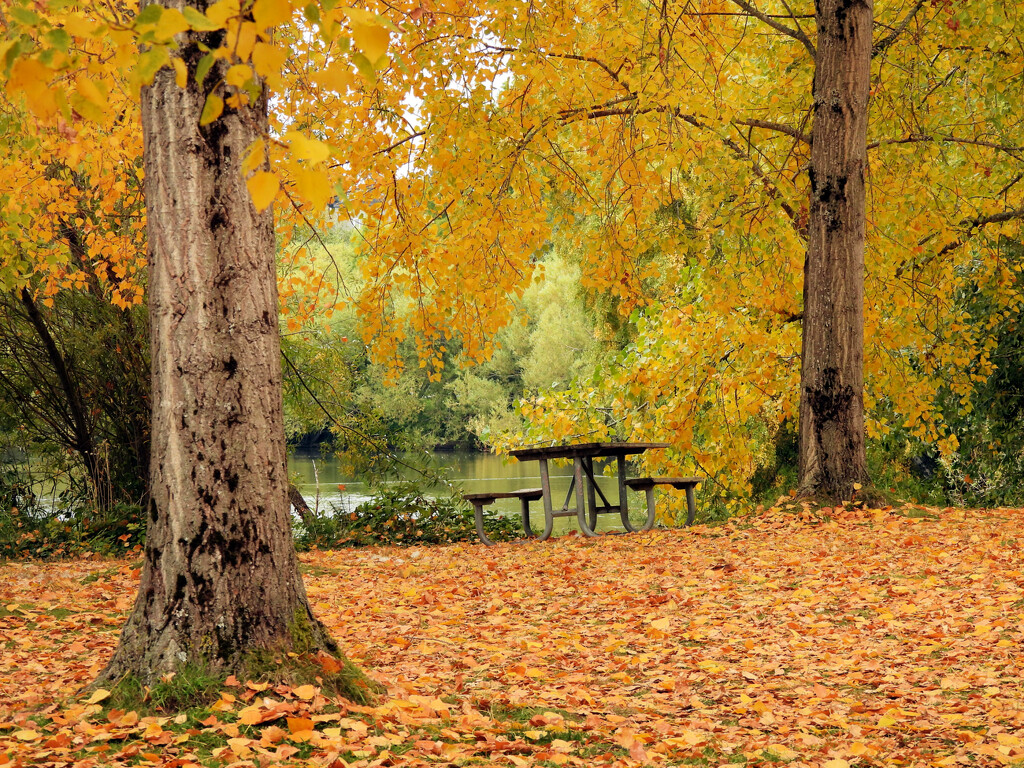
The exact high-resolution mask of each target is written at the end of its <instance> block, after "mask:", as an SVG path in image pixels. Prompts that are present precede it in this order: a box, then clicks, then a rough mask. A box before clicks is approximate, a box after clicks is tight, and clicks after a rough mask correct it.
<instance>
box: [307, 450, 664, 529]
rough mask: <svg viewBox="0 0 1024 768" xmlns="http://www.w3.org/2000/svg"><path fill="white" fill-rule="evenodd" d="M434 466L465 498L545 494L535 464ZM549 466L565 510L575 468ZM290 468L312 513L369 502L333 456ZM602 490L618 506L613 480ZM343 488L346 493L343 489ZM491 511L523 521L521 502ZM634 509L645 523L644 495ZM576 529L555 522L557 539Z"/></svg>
mask: <svg viewBox="0 0 1024 768" xmlns="http://www.w3.org/2000/svg"><path fill="white" fill-rule="evenodd" d="M433 461H434V463H435V464H437V465H439V466H441V467H444V468H447V469H448V470H449V473H450V476H451V477H452V479H453V480H454V481H455V482H456V483H457V484H458V485H460V486H461V487H462V492H463V493H483V492H486V491H514V490H518V489H520V488H540V465H539V464H538V463H537V462H536V461H527V462H518V461H516V460H515V459H513V458H510V457H508V458H505V457H501V456H495V455H493V454H489V453H478V452H472V453H460V452H455V453H437V454H434V455H433ZM408 463H409V464H413V465H415V464H417V463H418V460H417V459H416V458H414V457H410V458H409V461H408ZM612 463H614V462H612ZM548 466H549V470H550V476H551V488H552V494H553V496H554V499H555V507H556V508H557V507H560V506H562V502H563V501H564V499H565V495H566V493H567V492H568V490H569V484H570V481H571V480H572V465H571V464H565V465H560V464H554V463H552V464H549V465H548ZM600 467H601V464H600V463H598V462H595V467H594V470H595V473H600V471H601V469H600ZM288 468H289V470H290V471H291V474H292V476H293V477H296V478H297V479H296V485H297V486H298V488H299V490H300V491H302V495H303V496H305V497H306V500H307V502H308V503H309V505H310V506H311V507H312V506H314V504H316V503H319V505H320V508H321V509H330V508H332V507H334V506H339V507H341V508H343V509H347V510H351V509H352V508H354V507H355V506H357V505H358V504H360V503H361V502H363V501H365V500H366V499H367V498H368V497H369V494H370V490H369V488H368V487H367V484H366V483H365V482H363V481H362V480H360V479H358V478H355V477H352V476H350V475H347V474H346V473H345V472H343V471H342V469H341V468H340V466H339V465H338V462H337V460H336V459H335V458H334V457H332V456H325V457H316V456H310V455H295V456H292V457H290V458H289V459H288ZM406 474H407V475H408V476H409V477H410V478H412V477H415V474H414V473H412V472H406ZM599 484H600V485H601V488H602V490H604V493H605V495H606V496H607V497H608V499H609V501H611V502H612V503H613V504H614V503H615V502H616V501H617V500H618V492H617V491H616V490H615V478H614V476H609V477H606V478H605V479H604V480H600V479H599ZM339 485H340V486H344V488H343V489H342V488H339ZM318 494H319V502H318ZM573 506H575V499H573V500H571V502H570V507H573ZM491 508H493V509H496V510H498V511H500V512H502V513H505V514H508V515H514V516H515V517H518V516H519V501H518V500H517V499H498V500H497V501H496V502H495V503H494V505H493V507H491ZM530 508H531V510H532V512H533V514H532V515H531V525H532V527H533V529H534V530H535V531H537V530H540V531H543V530H544V512H543V507H542V504H541V502H540V501H535V502H532V503H531V504H530ZM629 509H630V511H631V513H632V514H631V519H634V520H637V521H639V520H642V519H643V518H644V517H645V514H644V509H645V507H644V500H643V496H642V494H637V493H633V492H630V494H629ZM598 527H599V530H621V529H622V523H621V522H620V521H619V518H618V516H617V515H601V518H600V519H599V520H598ZM577 529H578V524H577V522H576V519H575V518H556V520H555V532H556V533H564V532H565V531H567V530H577Z"/></svg>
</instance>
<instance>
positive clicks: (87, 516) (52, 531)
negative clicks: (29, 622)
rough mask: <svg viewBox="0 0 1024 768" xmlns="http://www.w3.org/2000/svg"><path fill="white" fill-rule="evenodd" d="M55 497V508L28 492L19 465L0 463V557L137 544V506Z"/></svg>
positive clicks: (141, 529) (107, 550) (115, 550)
mask: <svg viewBox="0 0 1024 768" xmlns="http://www.w3.org/2000/svg"><path fill="white" fill-rule="evenodd" d="M57 501H58V504H57V507H56V508H55V509H49V508H48V507H47V506H46V505H44V504H42V503H41V502H40V500H39V498H38V497H37V496H36V494H35V493H34V492H33V491H32V482H31V478H30V477H28V475H27V474H26V473H25V472H24V471H22V469H21V468H19V467H18V466H17V465H11V464H5V465H0V558H2V559H10V560H13V559H22V558H27V559H44V560H46V559H54V558H61V557H75V556H79V555H82V554H86V553H97V554H103V555H118V554H124V552H125V551H126V550H127V549H129V548H132V547H137V546H138V545H140V544H141V542H142V540H143V538H144V536H145V533H146V531H145V523H144V522H142V510H141V508H139V507H138V506H137V505H134V504H114V505H112V506H111V507H110V508H108V509H106V510H96V509H95V507H94V506H93V505H91V504H89V503H83V502H82V501H81V499H80V498H75V497H73V494H69V493H65V494H62V495H61V496H59V497H58V498H57ZM65 510H67V511H65Z"/></svg>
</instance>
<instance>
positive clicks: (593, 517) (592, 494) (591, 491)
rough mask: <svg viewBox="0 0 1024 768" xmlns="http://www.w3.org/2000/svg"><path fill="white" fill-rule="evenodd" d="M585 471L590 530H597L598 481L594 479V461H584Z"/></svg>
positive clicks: (588, 459)
mask: <svg viewBox="0 0 1024 768" xmlns="http://www.w3.org/2000/svg"><path fill="white" fill-rule="evenodd" d="M583 471H584V472H586V474H587V477H586V480H587V504H589V505H590V506H589V510H590V529H591V530H592V531H596V530H597V492H596V490H595V489H596V488H597V480H595V479H594V460H593V459H590V458H587V459H584V460H583Z"/></svg>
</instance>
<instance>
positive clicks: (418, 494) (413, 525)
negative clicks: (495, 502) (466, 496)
mask: <svg viewBox="0 0 1024 768" xmlns="http://www.w3.org/2000/svg"><path fill="white" fill-rule="evenodd" d="M484 530H485V531H486V533H487V536H488V537H489V538H490V539H492V540H494V541H508V540H510V539H514V538H517V537H519V536H520V535H521V532H520V530H519V526H518V524H517V523H516V522H515V521H513V520H511V519H509V518H506V517H503V516H501V515H498V514H495V513H493V512H488V511H486V510H485V512H484ZM295 539H296V545H297V546H298V547H299V548H300V549H311V548H313V547H318V548H331V547H340V546H372V545H392V544H395V545H400V546H410V545H416V544H451V543H453V542H456V541H472V540H475V539H476V523H475V521H474V516H473V511H472V509H470V508H469V507H468V506H467V505H466V504H465V502H463V501H462V500H461V499H459V498H457V497H455V496H437V497H432V496H428V495H426V493H425V492H424V491H423V489H421V488H419V487H418V486H416V485H415V484H412V483H399V484H396V485H391V486H386V487H381V488H378V489H377V491H376V492H375V493H374V495H373V497H372V498H371V499H369V500H368V501H365V502H363V503H362V504H360V505H359V506H357V507H356V508H355V509H354V510H353V511H351V512H346V511H345V510H344V509H340V508H338V507H335V508H334V509H333V510H332V511H331V512H329V513H326V514H323V515H320V516H318V517H317V518H316V520H315V523H314V524H313V525H311V526H309V527H305V526H303V527H300V528H299V529H298V530H297V531H296V536H295Z"/></svg>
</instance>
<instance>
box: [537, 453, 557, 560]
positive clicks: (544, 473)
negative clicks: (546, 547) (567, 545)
mask: <svg viewBox="0 0 1024 768" xmlns="http://www.w3.org/2000/svg"><path fill="white" fill-rule="evenodd" d="M540 487H541V491H543V494H544V496H543V498H544V533H542V534H541V535H540V536H539V537H538V538H539V539H540V540H541V541H547V540H548V538H549V537H550V536H551V529H552V528H554V526H555V518H554V516H553V515H552V512H553V511H554V510H552V509H551V479H550V478H549V477H548V460H547V459H541V460H540Z"/></svg>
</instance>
